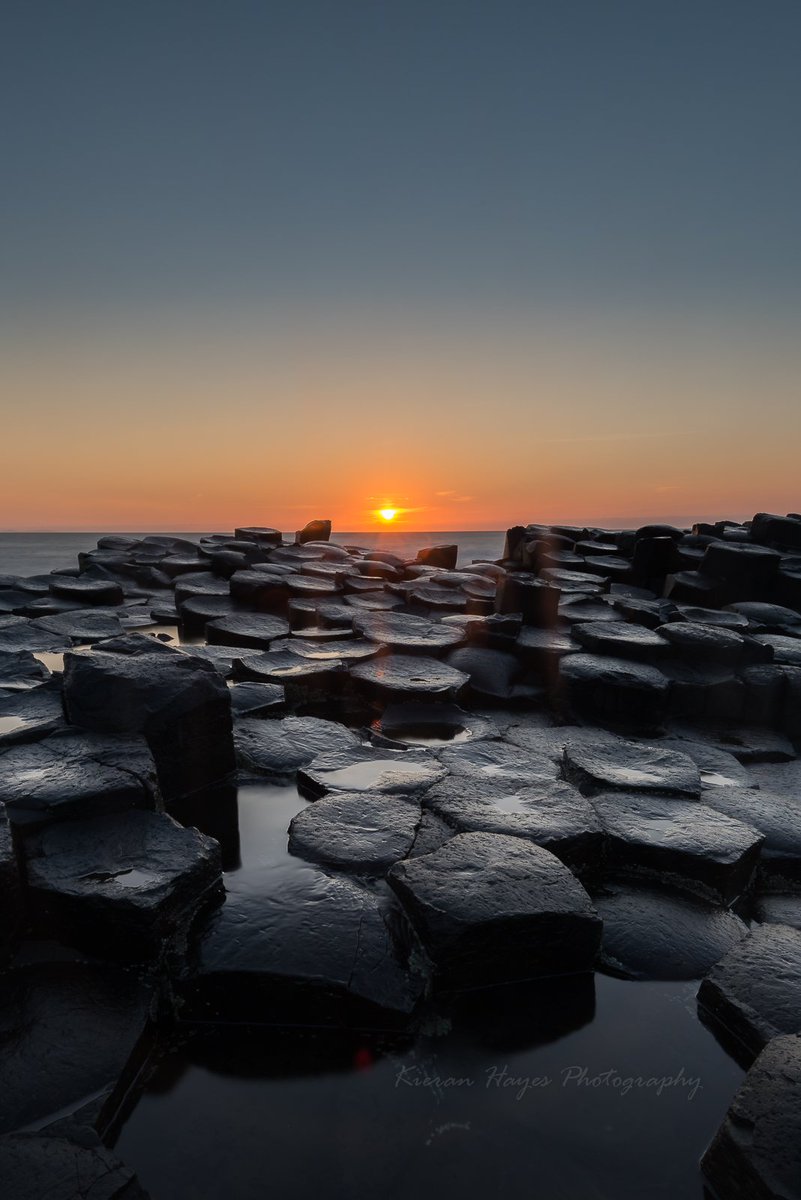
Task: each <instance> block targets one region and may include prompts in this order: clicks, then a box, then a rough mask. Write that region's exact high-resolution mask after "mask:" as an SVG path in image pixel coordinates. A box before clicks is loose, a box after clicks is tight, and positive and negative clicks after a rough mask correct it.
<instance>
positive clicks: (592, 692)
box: [559, 654, 670, 729]
mask: <svg viewBox="0 0 801 1200" xmlns="http://www.w3.org/2000/svg"><path fill="white" fill-rule="evenodd" d="M559 685H560V689H561V691H560V696H561V695H564V697H565V699H566V700H567V702H568V704H569V705H571V706H572V707H574V708H575V709H576V710H577V711H579V712H581V713H586V714H587V715H588V716H591V717H594V718H595V719H596V720H599V721H600V722H601V723H603V724H607V723H609V724H621V725H627V726H630V727H632V728H637V729H654V728H659V727H661V726H662V725H664V722H665V717H666V716H667V710H668V693H669V689H670V684H669V681H668V679H667V678H666V676H665V675H664V674H663V673H662V672H661V671H660V670H658V669H657V668H656V667H652V666H650V665H648V664H647V663H637V662H630V661H627V660H626V659H622V658H601V657H600V656H599V655H595V654H569V655H567V657H566V658H564V659H562V662H561V664H560V669H559Z"/></svg>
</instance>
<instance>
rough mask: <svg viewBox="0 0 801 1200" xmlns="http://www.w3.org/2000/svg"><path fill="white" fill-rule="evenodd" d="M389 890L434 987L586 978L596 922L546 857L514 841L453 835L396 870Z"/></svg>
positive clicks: (574, 884) (579, 893)
mask: <svg viewBox="0 0 801 1200" xmlns="http://www.w3.org/2000/svg"><path fill="white" fill-rule="evenodd" d="M388 878H389V881H390V883H391V885H392V887H393V888H394V889H395V891H396V892H397V894H398V896H399V897H400V899H401V901H402V902H403V904H404V907H405V908H406V910H407V912H408V913H409V917H410V919H411V921H412V924H413V925H414V927H415V929H416V930H417V932H418V934H419V936H420V938H421V940H422V942H423V944H424V946H425V948H426V951H427V953H428V955H429V957H430V959H431V961H432V963H433V966H434V971H435V975H436V978H437V980H438V981H439V983H440V984H442V985H444V986H453V987H471V986H480V985H482V984H484V985H486V984H489V983H499V982H503V981H505V980H514V979H526V978H530V977H532V976H537V975H558V974H564V973H568V972H571V971H583V970H590V969H591V968H592V966H593V963H594V961H595V955H596V952H597V949H598V945H599V942H600V938H601V922H600V919H599V918H598V916H597V914H596V912H595V909H594V908H593V906H592V903H591V901H590V898H589V896H588V895H587V893H586V892H585V891H584V889H583V888H582V886H581V884H580V883H579V882H578V880H577V879H575V878H574V876H573V875H572V874H571V873H570V871H569V870H568V869H567V867H565V866H563V864H562V863H560V862H559V860H558V859H557V858H555V857H554V855H552V854H550V853H549V852H548V851H547V850H543V849H541V848H540V847H539V846H535V845H533V844H532V843H530V842H528V841H525V840H524V839H523V838H513V837H504V836H501V835H499V834H492V833H463V834H459V835H457V836H456V837H454V838H452V839H450V840H449V841H447V842H446V843H445V844H444V845H443V846H442V847H441V848H440V849H439V850H435V851H433V852H432V853H431V854H426V855H423V856H422V857H420V858H414V859H409V860H408V861H406V862H402V863H397V864H396V865H395V866H394V867H393V868H392V869H391V871H390V872H389V876H388Z"/></svg>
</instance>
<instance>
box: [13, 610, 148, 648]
mask: <svg viewBox="0 0 801 1200" xmlns="http://www.w3.org/2000/svg"><path fill="white" fill-rule="evenodd" d="M124 614H125V609H123V608H120V609H118V610H116V611H115V610H114V609H112V610H111V611H106V610H100V609H94V608H80V609H78V608H76V609H73V610H72V611H70V612H62V613H56V614H55V615H53V616H49V617H37V619H36V622H35V624H36V626H37V627H38V628H39V629H40V630H43V631H44V632H45V633H46V634H55V635H56V636H57V637H58V638H59V639H60V640H61V642H62V645H63V643H64V641H65V640H67V641H68V642H98V641H100V639H101V638H108V637H118V636H119V635H120V634H121V633H122V632H123V630H124V628H125V626H124V625H123V621H122V618H123V615H124ZM149 621H150V613H149V612H148V613H147V614H146V615H145V618H144V619H143V623H144V624H148V623H149ZM37 649H41V650H46V649H47V646H39V647H37Z"/></svg>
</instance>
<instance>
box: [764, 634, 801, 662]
mask: <svg viewBox="0 0 801 1200" xmlns="http://www.w3.org/2000/svg"><path fill="white" fill-rule="evenodd" d="M795 628H798V627H797V626H796V627H795ZM755 640H756V641H757V642H759V644H760V645H762V646H766V647H767V648H768V649H769V650H771V651H772V653H773V661H774V662H777V663H782V664H783V665H785V666H789V667H801V637H787V636H786V634H785V635H783V634H779V633H758V634H757V635H756V638H755Z"/></svg>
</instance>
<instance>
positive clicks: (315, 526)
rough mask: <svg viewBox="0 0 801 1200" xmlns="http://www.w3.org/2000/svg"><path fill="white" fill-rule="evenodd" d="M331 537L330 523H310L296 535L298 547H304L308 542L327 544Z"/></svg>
mask: <svg viewBox="0 0 801 1200" xmlns="http://www.w3.org/2000/svg"><path fill="white" fill-rule="evenodd" d="M330 537H331V522H330V521H308V522H307V523H306V524H305V525H304V526H303V528H302V529H299V530H298V532H297V533H296V534H295V543H296V545H298V546H303V545H305V544H306V542H327V541H328V540H329V538H330Z"/></svg>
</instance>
